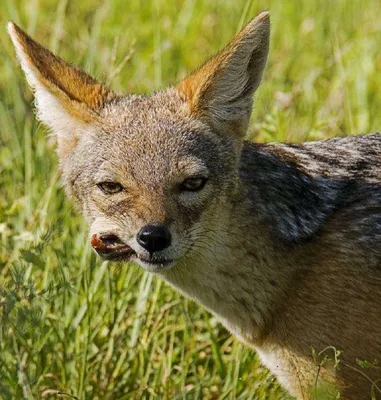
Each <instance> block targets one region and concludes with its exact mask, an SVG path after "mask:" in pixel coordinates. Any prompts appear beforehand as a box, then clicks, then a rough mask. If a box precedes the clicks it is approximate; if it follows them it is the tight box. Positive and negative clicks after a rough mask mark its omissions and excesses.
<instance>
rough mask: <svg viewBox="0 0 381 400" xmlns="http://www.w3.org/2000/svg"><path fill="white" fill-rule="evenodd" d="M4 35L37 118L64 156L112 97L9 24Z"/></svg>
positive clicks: (108, 92)
mask: <svg viewBox="0 0 381 400" xmlns="http://www.w3.org/2000/svg"><path fill="white" fill-rule="evenodd" d="M8 32H9V35H10V37H11V39H12V41H13V44H14V46H15V48H16V53H17V56H18V59H19V60H20V63H21V66H22V69H23V70H24V72H25V75H26V77H27V80H28V82H29V84H30V86H31V87H32V89H33V90H34V92H35V97H36V106H37V112H38V117H39V119H40V120H41V121H42V122H44V123H45V124H46V125H48V126H49V127H50V128H51V129H52V131H53V133H54V134H56V135H57V138H58V152H59V153H62V154H60V155H61V156H64V153H65V154H66V153H67V152H68V151H69V150H70V148H71V147H73V146H74V145H75V143H76V141H77V138H78V137H77V136H76V135H78V133H79V132H80V131H81V130H83V128H84V127H85V126H86V125H89V124H91V123H95V122H96V121H97V118H98V114H99V111H100V110H101V109H102V107H103V106H104V105H105V103H106V102H108V101H110V100H111V99H112V98H114V97H116V96H115V94H114V93H112V92H111V91H110V90H109V89H108V88H106V87H105V86H103V85H101V84H100V83H98V82H97V81H96V80H95V79H93V78H92V77H90V76H89V75H88V74H86V73H85V72H83V71H81V70H80V69H78V68H76V67H74V66H72V65H70V64H69V63H67V62H65V61H64V60H62V59H61V58H59V57H57V56H55V55H54V54H53V53H51V52H50V51H49V50H47V49H45V48H44V47H42V46H41V45H40V44H39V43H37V42H36V41H34V40H33V39H32V38H31V37H29V36H28V35H27V34H26V33H25V32H24V31H23V30H21V29H20V28H19V27H18V26H17V25H16V24H14V23H13V22H9V23H8Z"/></svg>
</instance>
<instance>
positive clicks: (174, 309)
mask: <svg viewBox="0 0 381 400" xmlns="http://www.w3.org/2000/svg"><path fill="white" fill-rule="evenodd" d="M266 9H269V10H271V18H272V28H273V29H272V44H271V52H270V59H269V64H268V69H267V72H266V75H265V81H264V83H263V85H262V87H261V89H260V91H259V93H258V96H257V101H256V105H255V112H254V116H253V119H252V127H251V138H253V139H255V140H259V141H278V140H286V141H302V140H310V139H320V138H326V137H332V136H337V135H343V134H354V133H361V132H368V131H369V132H370V131H376V130H377V129H380V127H381V113H380V109H381V90H380V88H381V50H380V48H381V47H380V43H381V22H380V21H381V20H380V18H379V16H380V15H381V2H380V1H379V0H368V1H365V2H364V1H357V0H345V1H344V0H332V1H318V0H316V1H304V2H299V1H288V2H285V1H282V2H281V1H275V0H274V1H264V0H258V1H246V0H234V1H233V0H205V1H201V0H183V1H180V0H176V1H169V0H155V1H151V2H150V1H139V0H129V1H122V0H113V1H112V0H109V1H108V0H104V1H99V0H84V1H72V0H60V1H56V2H53V1H50V0H39V1H38V0H27V1H24V0H19V1H14V0H0V10H1V12H0V237H1V244H0V398H4V399H24V398H25V399H40V398H41V399H45V398H58V397H60V396H62V397H61V398H68V399H69V398H70V397H68V395H69V394H70V395H72V396H75V397H76V398H78V399H81V400H82V399H141V398H143V399H155V398H156V399H259V400H261V399H283V398H287V396H286V395H285V394H284V393H283V392H282V391H281V390H280V388H279V387H278V385H277V384H276V382H275V381H274V379H273V378H272V377H271V376H270V375H269V374H268V373H267V371H266V370H265V369H264V368H263V367H261V365H260V363H259V361H258V359H257V357H256V355H255V353H254V352H253V351H251V350H249V349H247V348H245V347H244V346H243V345H241V344H240V343H238V341H237V340H236V339H234V338H233V337H232V336H231V335H229V333H228V332H227V331H226V330H224V329H223V328H222V326H221V325H220V324H219V323H217V321H216V320H215V319H214V318H213V317H212V316H210V315H209V314H208V313H207V312H205V311H203V310H202V309H201V308H200V307H199V306H197V305H196V304H194V303H193V302H191V301H187V300H186V299H184V298H183V297H182V296H181V295H179V294H177V293H175V292H174V291H173V290H172V289H170V288H169V287H168V286H166V284H164V283H163V282H162V281H161V280H159V279H157V278H156V277H155V276H153V275H150V274H146V273H143V272H142V271H141V270H140V269H139V268H138V267H137V266H135V265H123V266H118V267H116V266H114V265H108V264H107V263H103V264H102V263H101V262H100V261H99V260H98V259H96V257H95V256H94V255H93V254H92V252H91V250H90V248H89V245H88V236H87V231H86V227H85V225H84V223H83V221H82V219H81V217H80V216H79V215H78V214H77V213H76V212H75V211H73V209H72V205H71V204H70V203H69V201H68V200H67V199H66V198H65V196H64V193H63V190H62V188H61V186H60V184H59V178H58V172H57V160H56V157H55V155H54V150H53V148H52V145H51V144H50V142H49V138H47V136H46V131H45V129H44V128H43V127H42V126H41V125H40V124H39V123H37V122H36V120H35V118H34V115H33V106H32V101H33V99H32V94H31V92H30V90H29V89H28V88H27V85H26V83H25V81H24V78H23V75H22V73H21V71H20V68H19V67H18V66H17V64H16V62H15V55H14V51H13V48H12V45H11V42H10V40H9V38H8V36H7V34H6V32H5V23H6V21H7V20H10V19H11V20H14V21H15V22H16V23H19V24H20V25H21V26H22V27H23V28H24V29H26V30H27V31H28V32H29V33H30V34H32V35H33V36H35V37H36V38H37V39H38V40H39V41H41V42H42V43H44V44H45V45H47V46H48V47H50V48H51V49H53V50H54V51H56V52H58V53H59V54H60V55H61V56H63V57H65V58H66V59H68V60H70V61H71V62H73V63H75V64H78V65H80V66H82V67H85V68H86V69H87V70H89V71H90V72H92V73H93V74H94V75H95V76H96V77H97V78H99V79H101V80H102V81H104V82H108V83H109V84H110V85H111V86H112V87H113V88H114V89H115V90H116V91H126V92H139V93H142V92H151V91H152V90H156V89H159V88H160V87H163V86H165V85H167V84H169V83H176V82H178V81H179V80H180V79H181V78H182V77H184V76H185V74H186V73H187V72H189V71H191V70H192V69H193V68H195V67H197V66H198V65H199V63H201V62H202V61H203V60H204V59H205V58H206V57H207V56H208V55H210V54H212V53H214V52H215V51H216V50H217V49H219V48H221V47H222V46H223V45H224V44H225V43H226V42H227V41H228V40H229V39H230V38H231V37H232V36H233V35H234V34H235V33H236V32H237V30H238V29H239V28H240V27H242V25H243V24H244V23H245V22H246V21H247V20H248V19H249V18H250V17H252V16H254V15H255V14H257V13H258V12H260V11H262V10H266ZM58 392H65V393H67V396H65V395H59V394H58Z"/></svg>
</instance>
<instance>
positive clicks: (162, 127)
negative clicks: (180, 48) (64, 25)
mask: <svg viewBox="0 0 381 400" xmlns="http://www.w3.org/2000/svg"><path fill="white" fill-rule="evenodd" d="M269 27H270V25H269V16H268V13H263V14H261V15H260V16H258V17H257V18H256V19H254V20H253V21H251V22H250V23H249V24H248V25H247V27H246V28H244V29H243V30H242V32H240V33H239V34H238V36H237V37H236V38H235V39H233V41H232V42H231V43H230V44H229V45H228V46H227V47H226V48H225V49H223V50H222V51H221V52H220V53H219V54H217V55H216V56H215V57H213V58H212V59H210V60H209V61H208V62H207V63H206V64H204V65H203V66H202V67H201V68H200V69H198V70H197V71H196V72H195V73H194V74H192V75H190V76H189V77H188V78H186V79H185V80H184V81H183V82H181V83H180V84H179V85H178V87H177V88H169V89H167V90H164V91H160V92H158V93H155V94H154V95H152V96H150V97H148V96H135V95H129V96H118V97H117V96H115V95H114V94H112V92H111V91H109V90H108V89H106V88H104V87H103V86H102V85H100V84H98V83H97V82H96V81H94V80H93V79H92V78H90V77H89V76H88V75H87V74H85V73H83V72H81V71H79V70H78V69H76V68H74V67H71V66H70V65H68V64H66V63H65V62H64V61H62V60H61V59H59V58H57V57H56V56H54V55H52V54H51V53H50V52H48V51H47V50H45V49H44V48H42V47H41V46H40V45H38V44H37V43H36V42H34V41H33V40H32V39H30V38H29V37H28V36H27V35H26V34H24V33H23V32H22V31H21V30H20V29H19V28H18V27H16V26H15V25H14V24H11V25H10V28H9V31H10V34H11V37H12V39H13V41H14V43H15V46H16V50H17V52H18V56H19V59H20V60H21V63H22V67H23V69H24V70H25V72H26V74H27V76H28V80H29V82H30V84H31V85H32V87H33V88H34V89H35V93H36V99H37V108H38V115H39V117H40V119H41V120H42V121H43V122H45V123H46V124H47V125H48V126H49V127H50V128H51V129H52V130H53V132H54V133H55V134H56V135H57V136H58V139H59V148H58V153H59V158H60V162H61V168H62V173H63V180H64V183H65V186H66V189H67V192H68V194H69V195H70V196H71V197H72V198H73V199H74V201H75V202H76V203H77V204H78V206H79V207H80V208H81V210H82V212H83V214H84V216H85V217H86V219H87V221H88V222H89V225H90V236H91V237H92V243H95V244H96V246H95V245H94V247H95V248H96V249H98V250H104V249H107V246H106V245H104V244H103V242H102V241H101V239H100V238H101V237H102V234H104V233H107V234H112V235H113V236H114V237H116V238H117V240H118V242H117V243H118V246H119V247H122V248H127V249H128V251H127V252H126V253H125V254H128V257H127V255H126V256H125V257H127V258H123V257H122V256H118V257H119V258H116V259H118V260H125V261H128V260H133V261H135V262H137V263H138V264H140V265H141V266H142V267H143V268H145V269H147V270H149V271H152V272H155V273H157V274H158V275H160V276H161V277H162V278H163V279H165V280H166V281H167V282H169V283H170V284H171V285H173V287H175V288H176V289H177V290H179V291H180V292H182V293H184V294H185V295H186V296H188V297H190V298H193V299H195V300H196V301H197V302H199V303H200V304H202V305H203V306H204V307H205V308H206V309H208V310H210V311H211V312H212V313H213V314H214V315H216V316H217V317H218V318H219V320H220V321H221V322H222V323H223V324H224V325H225V326H226V327H227V328H228V329H229V330H230V331H231V332H233V333H234V334H235V335H236V336H237V337H238V338H239V339H240V340H242V341H243V342H244V343H246V344H248V345H249V346H251V347H253V348H255V349H257V351H258V354H259V355H260V357H261V359H262V361H263V362H264V363H265V364H266V365H267V366H268V367H269V368H270V369H271V371H272V372H273V373H274V374H275V375H276V376H277V377H278V379H279V382H280V383H281V384H282V385H283V386H284V387H285V388H287V389H288V390H289V391H290V393H292V394H293V395H295V396H296V397H297V398H298V399H314V398H315V397H316V395H317V393H320V394H321V393H322V391H324V390H325V394H324V395H323V397H322V398H335V396H336V391H340V394H341V397H340V398H341V399H348V400H361V399H369V398H370V393H371V391H372V390H373V392H374V396H375V398H376V399H380V398H381V390H380V389H379V388H380V386H381V385H380V383H379V382H380V381H379V380H380V378H381V372H380V369H379V368H377V367H376V368H367V369H363V368H361V367H360V366H359V365H358V363H357V361H356V360H357V359H359V360H363V361H368V362H373V361H374V360H376V359H378V360H380V359H381V295H380V294H381V245H380V243H381V178H380V177H381V138H380V135H367V136H359V137H349V138H342V139H337V140H331V141H326V142H313V143H304V144H299V145H287V144H267V145H256V144H252V143H248V142H245V141H243V140H242V137H243V136H244V134H245V132H246V129H247V125H248V121H249V118H250V114H251V107H252V96H253V93H254V91H255V90H256V88H257V87H258V85H259V83H260V80H261V77H262V74H263V70H264V67H265V63H266V58H267V53H268V44H269ZM53 111H54V112H53ZM67 126H69V128H70V129H68V128H67ZM60 143H61V144H60ZM194 177H202V178H203V179H205V182H206V184H205V187H203V188H202V190H199V191H197V192H189V191H184V190H183V189H181V188H182V184H183V182H184V181H186V180H187V179H189V178H194ZM102 182H114V183H115V182H116V183H118V184H120V185H121V187H122V190H120V191H118V192H117V193H114V194H106V193H104V192H102V190H100V188H99V183H102ZM152 223H156V224H160V225H162V226H164V227H166V229H168V230H169V231H170V234H171V244H170V246H168V247H167V248H165V249H163V250H160V251H158V252H154V253H149V252H147V251H146V250H145V249H144V248H143V247H142V246H141V245H140V244H139V243H138V241H137V236H138V233H139V231H140V229H141V228H142V227H143V226H146V225H147V224H152ZM94 238H95V239H94ZM111 249H112V248H111Z"/></svg>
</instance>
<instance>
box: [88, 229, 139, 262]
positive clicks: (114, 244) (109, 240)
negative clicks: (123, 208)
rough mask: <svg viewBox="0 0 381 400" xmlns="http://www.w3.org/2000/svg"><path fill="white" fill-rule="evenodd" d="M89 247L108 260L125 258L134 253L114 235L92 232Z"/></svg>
mask: <svg viewBox="0 0 381 400" xmlns="http://www.w3.org/2000/svg"><path fill="white" fill-rule="evenodd" d="M90 244H91V247H92V248H93V249H94V250H95V251H96V252H97V253H98V254H99V255H100V256H102V257H103V258H106V259H109V260H116V259H126V258H130V257H131V256H132V255H134V254H136V253H135V251H134V250H133V249H132V248H131V247H130V246H128V245H127V244H126V243H123V242H122V241H121V240H120V239H119V238H118V237H117V236H115V235H112V234H110V235H104V234H103V235H102V234H97V233H96V234H94V235H92V236H91V240H90Z"/></svg>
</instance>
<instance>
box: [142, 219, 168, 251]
mask: <svg viewBox="0 0 381 400" xmlns="http://www.w3.org/2000/svg"><path fill="white" fill-rule="evenodd" d="M137 241H138V243H139V244H140V246H142V247H144V248H145V249H146V250H147V251H148V252H149V253H151V254H152V253H154V252H155V251H160V250H163V249H165V248H167V247H168V246H169V245H170V244H171V233H170V232H169V230H168V228H167V227H165V226H164V225H161V224H150V225H146V226H143V228H142V229H140V231H139V233H138V236H137Z"/></svg>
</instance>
